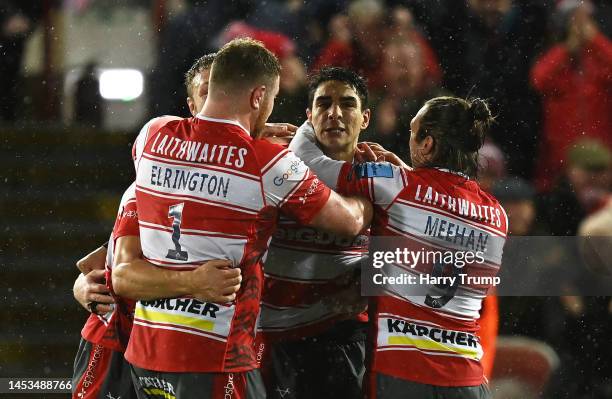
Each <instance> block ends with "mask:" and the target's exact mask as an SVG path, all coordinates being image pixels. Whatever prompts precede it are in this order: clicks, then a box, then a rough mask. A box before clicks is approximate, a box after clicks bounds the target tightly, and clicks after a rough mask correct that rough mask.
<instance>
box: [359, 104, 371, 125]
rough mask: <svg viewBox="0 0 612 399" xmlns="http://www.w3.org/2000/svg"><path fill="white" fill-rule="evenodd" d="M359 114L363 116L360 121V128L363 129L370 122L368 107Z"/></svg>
mask: <svg viewBox="0 0 612 399" xmlns="http://www.w3.org/2000/svg"><path fill="white" fill-rule="evenodd" d="M361 115H362V116H363V122H361V130H365V129H366V128H367V127H368V125H369V124H370V116H371V112H370V108H368V109H366V110H365V111H363V112H362V113H361Z"/></svg>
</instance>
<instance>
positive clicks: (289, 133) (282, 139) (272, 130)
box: [259, 123, 298, 145]
mask: <svg viewBox="0 0 612 399" xmlns="http://www.w3.org/2000/svg"><path fill="white" fill-rule="evenodd" d="M297 129H298V127H297V126H295V125H292V124H291V123H266V126H265V127H264V128H263V130H262V131H261V132H260V133H259V138H261V139H265V140H268V141H269V142H271V143H274V144H280V145H288V144H289V143H290V142H291V139H293V136H295V133H296V132H297Z"/></svg>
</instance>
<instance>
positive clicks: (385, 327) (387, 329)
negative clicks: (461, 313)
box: [378, 318, 482, 360]
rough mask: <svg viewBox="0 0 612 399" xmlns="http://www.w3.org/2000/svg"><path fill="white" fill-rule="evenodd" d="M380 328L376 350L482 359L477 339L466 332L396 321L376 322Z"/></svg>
mask: <svg viewBox="0 0 612 399" xmlns="http://www.w3.org/2000/svg"><path fill="white" fill-rule="evenodd" d="M379 328H380V330H379V331H380V333H379V334H380V336H379V340H378V342H379V348H380V347H384V346H394V347H397V346H400V347H401V346H409V347H414V348H416V349H419V350H422V351H426V352H428V353H431V352H447V353H448V352H451V353H454V354H457V355H460V356H463V357H467V358H470V359H474V360H477V359H480V357H481V356H482V348H481V346H480V342H479V340H478V337H477V336H476V335H474V334H470V333H468V332H464V331H454V330H448V329H445V328H442V327H436V326H431V325H424V324H419V323H414V322H410V321H407V320H401V319H396V318H381V319H379ZM381 338H382V339H381Z"/></svg>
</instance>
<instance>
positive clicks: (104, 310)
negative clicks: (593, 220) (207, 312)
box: [73, 54, 240, 399]
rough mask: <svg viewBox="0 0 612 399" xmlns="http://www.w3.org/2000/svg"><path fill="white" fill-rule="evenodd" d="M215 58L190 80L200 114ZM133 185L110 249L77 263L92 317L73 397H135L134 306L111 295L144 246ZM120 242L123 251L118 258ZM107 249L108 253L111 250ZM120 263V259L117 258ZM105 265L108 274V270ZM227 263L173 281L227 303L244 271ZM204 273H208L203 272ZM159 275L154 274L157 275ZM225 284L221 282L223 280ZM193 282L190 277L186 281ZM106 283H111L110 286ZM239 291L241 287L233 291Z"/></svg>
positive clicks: (204, 60)
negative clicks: (120, 269) (128, 355)
mask: <svg viewBox="0 0 612 399" xmlns="http://www.w3.org/2000/svg"><path fill="white" fill-rule="evenodd" d="M213 59H214V54H208V55H205V56H203V57H201V58H200V59H198V60H197V61H196V62H195V63H194V64H193V66H192V67H191V68H190V69H189V71H188V72H187V74H186V78H185V85H186V88H187V93H188V98H187V104H188V107H189V109H190V111H191V112H192V114H194V115H195V113H197V111H198V110H199V109H201V107H202V105H203V104H204V101H205V99H206V95H207V93H208V88H207V86H208V77H209V74H210V66H211V64H212V61H213ZM138 236H139V231H138V218H137V212H136V202H135V197H134V185H132V186H130V188H129V189H128V190H127V191H126V192H125V193H124V194H123V196H122V200H121V204H120V207H119V211H118V216H117V219H116V222H115V227H114V229H113V232H112V234H111V238H110V240H109V241H108V243H107V244H104V245H103V246H101V247H99V248H98V249H96V250H94V251H92V252H91V253H90V254H88V255H86V256H85V257H83V258H82V259H81V260H79V261H78V262H77V267H78V268H79V270H81V272H82V273H81V274H80V275H79V277H78V278H77V279H76V281H75V284H74V288H73V291H74V296H75V299H77V301H78V302H79V303H80V304H81V305H82V306H83V307H84V308H85V309H87V310H88V311H90V312H91V313H92V314H91V315H90V317H89V318H88V320H87V322H86V324H85V326H84V327H83V330H82V333H81V334H82V339H81V343H80V345H79V350H78V352H77V356H76V359H75V366H74V375H73V397H75V398H80V399H84V398H97V397H106V396H107V395H112V396H117V397H119V396H120V397H123V398H130V397H136V396H135V393H134V390H133V387H132V381H131V375H130V369H129V366H128V365H127V363H126V362H125V360H124V358H123V352H124V351H125V348H126V345H127V340H128V338H129V335H130V330H131V327H132V317H133V309H134V302H133V301H130V300H126V299H124V298H120V297H116V296H114V295H111V293H110V274H109V273H110V268H111V267H112V265H113V263H114V261H120V262H126V261H129V260H130V259H131V258H133V257H139V256H140V255H141V251H140V241H139V238H138ZM115 242H117V243H118V244H119V245H118V246H119V247H120V248H121V251H119V252H118V253H116V254H115V253H114V252H115V251H114V250H113V249H114V247H115ZM107 246H108V250H107ZM114 258H115V259H114ZM105 264H106V266H107V267H106V270H105ZM224 266H225V264H222V263H219V262H217V263H209V264H208V265H206V267H203V268H202V269H201V270H199V271H198V272H199V273H198V277H199V278H195V277H196V276H193V275H191V276H190V275H189V274H183V275H181V277H185V279H183V280H174V283H175V285H176V286H179V284H178V283H179V282H180V283H181V284H182V285H183V286H186V287H192V288H190V289H188V291H190V292H191V294H192V295H194V296H196V297H200V298H201V299H204V300H226V299H227V297H224V296H222V295H221V294H220V291H221V290H223V289H224V288H225V287H226V286H227V280H230V281H233V279H234V278H236V277H237V276H238V275H239V272H240V271H239V270H238V269H237V270H231V271H230V270H221V269H222V267H223V268H224ZM203 271H205V273H202V272H203ZM153 272H155V270H154V271H153ZM221 275H222V276H224V278H225V280H220V279H219V277H220V276H221ZM187 277H189V278H187ZM106 281H108V282H109V284H108V286H107V284H106ZM234 289H235V290H237V289H238V287H235V288H234Z"/></svg>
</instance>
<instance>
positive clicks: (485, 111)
mask: <svg viewBox="0 0 612 399" xmlns="http://www.w3.org/2000/svg"><path fill="white" fill-rule="evenodd" d="M469 110H470V112H471V113H472V115H473V116H474V122H489V121H490V120H492V119H493V115H491V110H490V109H489V104H487V102H486V101H485V100H483V99H482V98H475V99H473V100H471V101H470V108H469Z"/></svg>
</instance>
